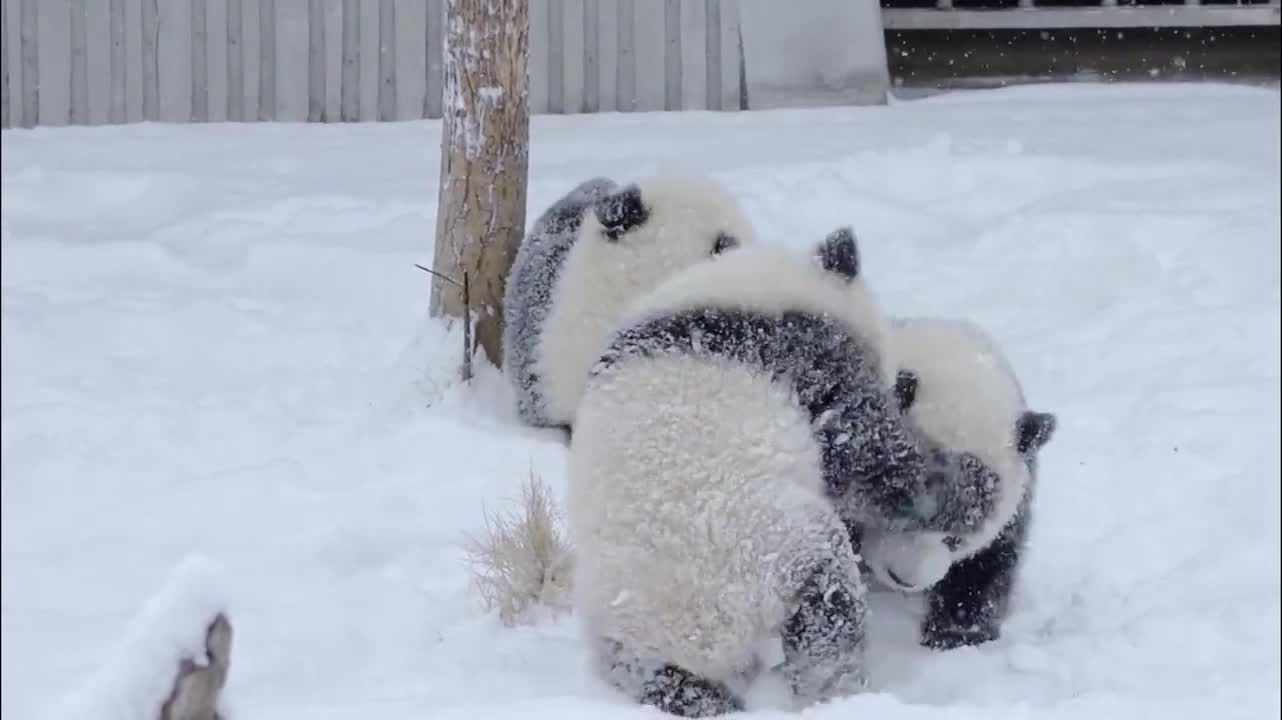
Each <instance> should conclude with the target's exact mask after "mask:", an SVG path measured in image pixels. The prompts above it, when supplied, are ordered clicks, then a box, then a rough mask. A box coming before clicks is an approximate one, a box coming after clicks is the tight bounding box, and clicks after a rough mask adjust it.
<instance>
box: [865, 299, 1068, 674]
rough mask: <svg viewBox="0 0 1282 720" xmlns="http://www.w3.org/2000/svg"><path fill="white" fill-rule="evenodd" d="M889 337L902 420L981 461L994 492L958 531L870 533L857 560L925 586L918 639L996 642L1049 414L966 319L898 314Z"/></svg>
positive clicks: (892, 579) (899, 586) (908, 584)
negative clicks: (968, 527)
mask: <svg viewBox="0 0 1282 720" xmlns="http://www.w3.org/2000/svg"><path fill="white" fill-rule="evenodd" d="M891 343H892V345H893V347H894V351H895V357H896V360H897V361H898V363H899V365H900V367H901V368H903V370H901V371H900V373H899V376H898V381H897V383H896V394H897V395H898V398H899V402H900V404H901V406H902V407H904V408H905V409H906V410H907V412H908V415H909V417H910V418H911V419H912V420H913V421H914V423H915V424H916V425H917V426H918V427H919V428H920V429H921V431H922V432H924V433H925V434H926V435H928V436H929V437H930V438H931V439H932V440H933V441H935V442H937V443H939V444H941V445H943V446H945V447H948V448H952V449H953V450H956V451H961V452H968V453H970V454H972V455H974V456H976V457H979V458H981V459H982V460H983V462H984V467H985V472H986V473H987V474H990V475H991V476H992V477H994V478H998V479H1000V482H999V483H998V484H997V486H998V487H1000V488H1001V491H1000V492H999V493H998V494H997V495H996V508H995V511H994V513H993V514H992V515H991V516H989V517H988V518H987V519H986V520H985V522H983V523H982V524H981V525H980V526H979V527H978V528H976V529H974V530H972V531H970V532H967V533H939V532H927V533H910V534H886V533H877V532H873V533H869V534H868V535H867V536H866V537H865V538H864V540H863V543H862V550H861V552H862V555H863V558H864V561H865V562H866V563H867V564H868V567H869V568H870V569H871V571H872V574H873V576H874V577H875V578H876V580H877V581H878V582H879V583H880V584H882V585H885V586H887V587H890V588H893V589H896V590H900V591H905V592H920V591H922V590H927V589H928V591H927V598H928V609H927V615H926V618H925V621H924V623H923V626H922V630H921V642H922V644H923V645H925V646H927V647H931V648H935V649H950V648H955V647H960V646H964V645H978V644H980V643H983V642H987V641H989V640H995V639H996V638H997V637H998V636H999V635H1000V631H1001V623H1002V621H1003V620H1004V619H1005V617H1006V613H1007V611H1008V608H1009V600H1010V596H1011V593H1012V591H1013V589H1014V585H1015V576H1016V573H1017V570H1018V567H1019V561H1020V555H1021V553H1022V552H1023V548H1024V543H1025V539H1026V537H1027V535H1028V526H1029V520H1030V511H1031V504H1032V501H1033V491H1034V488H1035V486H1036V483H1037V455H1038V452H1039V451H1040V450H1041V449H1042V448H1043V447H1044V446H1045V445H1046V443H1047V442H1049V441H1050V439H1051V437H1052V436H1053V435H1054V433H1055V425H1056V417H1055V415H1054V414H1052V413H1046V412H1035V411H1033V410H1030V409H1029V408H1028V404H1027V402H1026V401H1025V399H1024V392H1023V389H1022V387H1021V386H1020V383H1019V380H1018V378H1017V377H1016V375H1015V372H1014V370H1013V369H1012V368H1011V365H1010V363H1009V362H1008V360H1007V359H1006V357H1005V355H1003V354H1002V352H1001V351H1000V350H999V349H998V347H997V344H996V343H995V342H994V341H993V340H992V338H991V337H990V336H989V335H988V334H987V333H985V332H984V331H983V330H982V329H980V328H979V327H978V326H976V325H975V324H973V323H970V322H967V321H965V320H947V319H939V318H898V319H895V320H894V321H892V323H891Z"/></svg>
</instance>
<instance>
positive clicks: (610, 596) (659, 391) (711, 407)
mask: <svg viewBox="0 0 1282 720" xmlns="http://www.w3.org/2000/svg"><path fill="white" fill-rule="evenodd" d="M884 337H885V329H884V327H883V320H882V314H881V311H880V309H879V307H878V305H877V302H876V300H875V299H874V298H873V296H872V294H871V293H870V292H869V291H868V290H867V289H866V287H865V286H864V283H863V281H862V277H861V276H860V274H859V257H858V252H857V248H856V244H855V240H854V237H853V235H852V234H851V233H850V231H849V230H844V229H843V230H840V231H837V232H834V233H833V234H832V235H830V236H829V237H828V238H827V239H826V240H825V241H824V242H823V243H822V244H820V245H819V247H818V250H817V261H816V260H813V259H805V258H799V257H797V256H796V255H795V254H790V253H786V252H784V251H781V250H777V249H774V248H769V247H766V246H758V247H756V248H752V249H748V248H745V249H742V250H738V251H736V252H733V253H729V254H727V255H726V256H724V257H722V258H719V259H717V260H716V261H714V262H710V263H704V264H701V265H698V266H694V267H691V268H688V269H687V270H685V271H683V272H681V273H679V274H677V275H675V276H673V277H672V278H671V279H669V280H668V281H667V282H666V283H664V284H663V285H661V286H659V287H658V288H657V289H656V290H654V291H653V292H652V293H650V294H649V295H647V296H645V297H644V298H643V299H642V300H641V301H639V302H638V303H637V304H636V305H635V306H634V307H633V310H632V311H631V312H630V313H629V314H628V316H627V317H626V318H625V319H624V320H623V322H622V329H621V330H620V331H619V332H618V333H617V334H615V335H614V336H613V338H612V339H611V341H610V343H609V345H608V347H607V349H606V350H605V353H604V354H603V355H602V356H601V359H600V361H599V363H598V364H597V365H596V366H595V367H594V368H593V370H592V376H591V379H590V380H589V382H588V385H587V388H586V392H585V394H584V397H583V400H582V403H581V405H580V407H579V414H578V421H577V423H576V426H575V432H574V438H573V442H572V443H571V452H570V464H569V478H570V491H569V513H568V518H569V529H570V534H571V539H572V541H573V543H574V546H575V552H576V559H575V577H574V586H575V589H574V596H575V607H576V609H577V611H578V614H579V616H580V618H581V619H582V621H583V622H584V623H585V628H586V632H587V636H588V637H589V638H590V639H591V642H592V643H593V647H594V650H595V656H596V660H597V662H598V663H599V666H600V668H601V669H602V671H603V673H604V674H605V676H606V678H607V680H608V681H609V682H610V683H612V684H613V685H614V686H615V687H617V688H619V689H621V690H623V691H624V692H626V693H627V694H629V695H630V696H631V697H633V698H635V699H637V700H639V701H641V702H643V703H647V704H652V705H656V706H658V707H659V708H661V709H663V710H665V711H667V712H670V713H674V714H677V715H683V716H688V717H700V716H706V715H714V714H718V713H722V712H727V711H731V710H734V709H738V708H742V707H743V704H742V700H741V698H742V692H743V690H744V687H745V684H746V683H747V682H748V681H749V680H750V679H751V678H752V676H753V675H754V673H755V671H756V669H757V667H758V665H757V660H756V655H755V652H754V650H755V649H756V648H757V647H759V643H760V642H762V641H766V642H768V641H769V639H770V638H772V637H773V638H775V639H778V638H779V637H780V635H782V641H783V648H784V656H785V660H784V662H783V663H782V665H781V666H780V667H779V669H778V670H779V672H781V673H782V675H783V676H784V677H785V678H786V679H787V680H788V681H789V683H790V685H791V687H792V688H793V690H794V693H795V695H796V698H797V699H798V700H799V701H800V702H801V703H803V704H804V703H809V702H814V701H820V700H824V699H828V698H832V697H837V696H841V695H846V694H849V693H852V692H857V691H859V690H860V689H862V688H863V687H864V686H865V683H866V680H865V677H866V676H865V670H864V667H863V647H864V626H863V622H864V614H865V599H864V591H865V588H864V585H863V581H862V579H861V576H860V571H859V568H858V561H857V557H856V555H855V552H854V549H853V548H852V545H851V542H850V535H849V533H848V531H847V524H848V523H857V524H859V525H861V526H863V527H875V528H878V529H881V530H886V531H912V530H917V531H922V530H926V529H934V530H940V531H943V532H969V531H973V530H975V529H976V528H977V527H979V526H980V525H981V524H982V523H983V521H984V518H985V517H986V516H987V514H988V513H989V512H990V511H991V505H992V500H993V498H994V497H995V496H996V494H998V493H999V492H1000V490H1001V488H999V487H992V486H989V485H987V484H985V483H987V482H989V481H991V480H992V479H991V478H972V479H973V480H974V482H972V481H971V480H968V479H966V477H965V474H966V471H967V470H968V469H971V468H974V467H975V466H976V463H977V461H975V459H973V458H966V457H964V456H956V455H950V454H948V453H943V452H940V451H937V450H935V449H932V448H927V447H923V446H922V445H921V444H920V443H919V441H918V438H917V437H916V436H915V435H914V434H913V433H912V431H911V429H910V428H909V426H908V425H907V424H906V423H905V422H903V421H902V418H901V415H900V412H899V409H898V406H897V403H896V402H895V399H894V395H893V379H894V370H893V368H894V366H893V365H892V364H891V363H889V362H888V361H887V360H886V359H885V358H883V356H882V351H883V348H884V345H885V341H884Z"/></svg>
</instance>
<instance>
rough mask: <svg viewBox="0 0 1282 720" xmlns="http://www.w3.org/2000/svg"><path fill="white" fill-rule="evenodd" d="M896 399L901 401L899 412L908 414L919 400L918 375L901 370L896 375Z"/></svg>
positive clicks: (910, 371)
mask: <svg viewBox="0 0 1282 720" xmlns="http://www.w3.org/2000/svg"><path fill="white" fill-rule="evenodd" d="M895 399H896V400H898V401H899V411H900V412H908V409H909V408H911V407H912V406H913V403H914V402H915V401H916V400H917V373H915V372H913V371H912V370H900V371H899V373H898V374H897V375H895Z"/></svg>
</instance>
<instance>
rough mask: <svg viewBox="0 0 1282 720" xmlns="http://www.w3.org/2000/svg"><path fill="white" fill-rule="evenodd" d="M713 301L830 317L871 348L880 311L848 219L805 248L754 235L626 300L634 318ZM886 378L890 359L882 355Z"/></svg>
mask: <svg viewBox="0 0 1282 720" xmlns="http://www.w3.org/2000/svg"><path fill="white" fill-rule="evenodd" d="M704 307H717V308H723V309H730V310H743V311H748V312H762V313H767V314H778V313H782V312H790V311H799V312H807V313H813V314H816V315H824V316H828V317H832V318H835V319H836V320H837V321H839V322H841V323H842V324H844V325H846V326H847V327H849V328H850V329H851V330H852V332H854V333H856V334H858V335H859V336H860V337H861V338H863V339H864V340H865V341H867V342H869V343H870V344H871V346H872V347H875V348H877V349H878V350H880V349H882V348H883V347H884V346H885V337H886V332H887V330H886V328H885V326H884V315H883V314H882V311H881V306H880V304H879V303H878V301H877V298H876V296H875V295H874V294H873V292H872V291H871V290H870V289H869V288H868V286H867V285H866V284H865V282H864V274H863V268H862V263H861V259H860V253H859V247H858V242H857V241H856V239H855V234H854V232H853V231H852V230H851V229H850V228H849V227H842V228H838V229H836V230H833V231H832V232H830V233H829V234H828V235H827V236H826V237H824V238H823V239H822V240H821V241H820V242H818V243H817V244H815V245H812V246H811V247H810V248H809V249H808V250H807V251H806V252H805V253H804V254H801V253H797V252H795V251H793V250H790V249H786V248H783V247H779V246H777V245H774V244H766V243H759V244H756V245H754V246H752V247H744V248H743V249H740V250H736V251H734V252H731V253H727V254H726V255H724V256H722V257H720V258H718V259H717V260H716V262H712V263H703V264H701V265H698V266H695V267H691V268H689V269H687V270H684V271H682V272H681V273H678V274H676V275H674V276H672V277H671V278H669V279H668V280H667V281H666V282H665V283H663V284H662V285H660V286H659V287H658V288H656V289H655V291H654V292H652V293H649V294H648V295H646V296H645V297H643V298H641V299H640V300H639V301H638V302H637V303H635V304H634V305H633V307H632V315H633V316H634V317H633V321H636V320H638V319H640V318H643V317H646V316H650V315H653V314H657V313H671V312H679V311H682V310H688V309H695V308H704ZM882 369H883V379H884V380H885V381H886V383H887V385H889V383H890V382H892V381H893V379H894V367H893V366H892V365H891V363H889V362H886V363H883V368H882Z"/></svg>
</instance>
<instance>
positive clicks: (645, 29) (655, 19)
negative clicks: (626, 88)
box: [632, 0, 667, 112]
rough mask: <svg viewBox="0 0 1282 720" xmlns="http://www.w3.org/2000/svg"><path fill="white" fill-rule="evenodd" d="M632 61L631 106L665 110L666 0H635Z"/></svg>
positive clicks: (642, 108) (650, 109)
mask: <svg viewBox="0 0 1282 720" xmlns="http://www.w3.org/2000/svg"><path fill="white" fill-rule="evenodd" d="M633 5H634V7H635V9H636V13H635V15H634V16H633V18H632V60H633V68H634V74H635V84H634V86H633V101H632V109H633V110H636V111H638V112H652V111H656V110H663V109H664V107H665V106H666V102H665V100H666V98H665V94H666V86H667V83H666V79H667V73H666V69H667V68H666V64H667V63H666V60H665V58H666V56H667V34H666V33H665V32H664V26H665V25H666V24H667V20H666V12H665V11H664V7H663V5H664V4H663V3H659V2H642V1H639V0H633Z"/></svg>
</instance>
